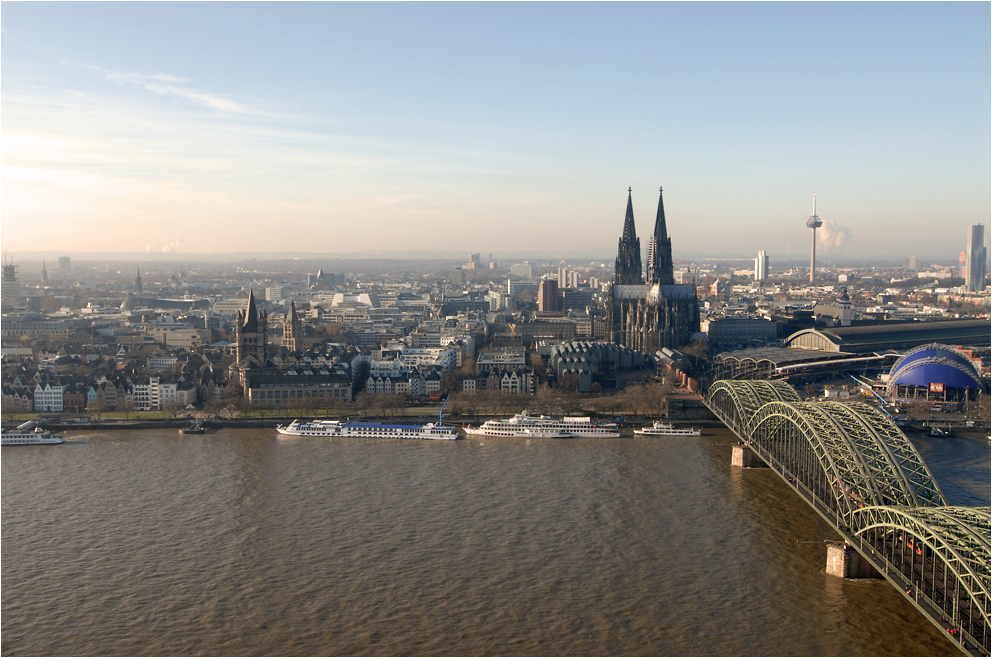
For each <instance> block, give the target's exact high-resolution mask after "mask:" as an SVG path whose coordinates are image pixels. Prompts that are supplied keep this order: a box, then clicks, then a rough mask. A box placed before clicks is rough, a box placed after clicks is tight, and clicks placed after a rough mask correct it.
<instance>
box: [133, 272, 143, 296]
mask: <svg viewBox="0 0 992 658" xmlns="http://www.w3.org/2000/svg"><path fill="white" fill-rule="evenodd" d="M134 273H135V276H134V294H136V295H140V294H141V293H142V292H144V290H143V289H142V287H141V266H140V265H135V266H134Z"/></svg>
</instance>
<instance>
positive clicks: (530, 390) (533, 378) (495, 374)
mask: <svg viewBox="0 0 992 658" xmlns="http://www.w3.org/2000/svg"><path fill="white" fill-rule="evenodd" d="M538 381H539V378H538V375H537V373H535V372H534V370H533V369H532V368H531V369H527V368H492V369H490V370H489V371H488V372H484V373H482V374H480V375H479V376H478V377H464V378H462V380H461V390H462V392H464V393H476V392H480V391H499V392H500V393H505V394H512V393H525V394H528V395H533V394H534V393H537V384H538Z"/></svg>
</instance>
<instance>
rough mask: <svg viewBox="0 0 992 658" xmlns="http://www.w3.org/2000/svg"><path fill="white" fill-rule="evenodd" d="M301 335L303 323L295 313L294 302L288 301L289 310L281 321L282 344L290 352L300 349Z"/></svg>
mask: <svg viewBox="0 0 992 658" xmlns="http://www.w3.org/2000/svg"><path fill="white" fill-rule="evenodd" d="M302 337H303V323H302V322H301V321H300V316H299V315H298V314H297V313H296V303H295V302H290V303H289V311H287V312H286V319H285V320H284V321H283V323H282V345H283V347H285V348H286V349H287V350H289V351H290V352H295V351H297V350H299V349H300V347H301V341H300V339H301V338H302Z"/></svg>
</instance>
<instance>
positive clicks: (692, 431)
mask: <svg viewBox="0 0 992 658" xmlns="http://www.w3.org/2000/svg"><path fill="white" fill-rule="evenodd" d="M634 434H640V435H642V436H702V434H703V433H702V431H700V430H699V429H697V428H695V427H676V426H675V425H672V424H671V423H665V422H662V421H660V420H656V421H655V422H654V424H653V425H651V426H650V427H642V428H641V429H639V430H634Z"/></svg>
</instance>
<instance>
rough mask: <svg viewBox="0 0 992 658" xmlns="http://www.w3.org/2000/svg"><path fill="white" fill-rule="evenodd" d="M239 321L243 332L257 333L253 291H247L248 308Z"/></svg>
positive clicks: (256, 314)
mask: <svg viewBox="0 0 992 658" xmlns="http://www.w3.org/2000/svg"><path fill="white" fill-rule="evenodd" d="M239 315H240V314H239ZM239 319H240V320H241V322H240V323H239V324H240V325H241V329H242V330H243V331H258V309H257V308H256V307H255V291H254V290H253V289H249V290H248V307H247V308H246V309H245V311H244V316H242V317H241V318H239Z"/></svg>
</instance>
